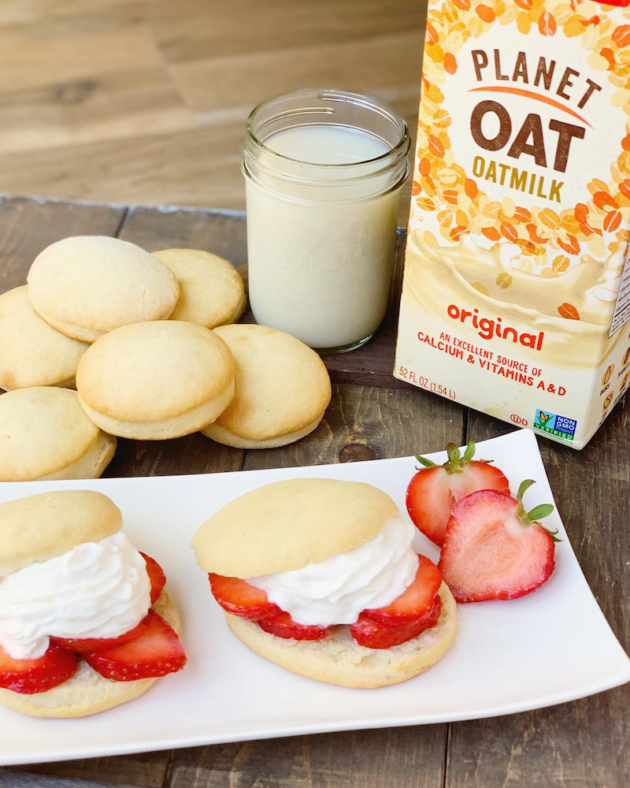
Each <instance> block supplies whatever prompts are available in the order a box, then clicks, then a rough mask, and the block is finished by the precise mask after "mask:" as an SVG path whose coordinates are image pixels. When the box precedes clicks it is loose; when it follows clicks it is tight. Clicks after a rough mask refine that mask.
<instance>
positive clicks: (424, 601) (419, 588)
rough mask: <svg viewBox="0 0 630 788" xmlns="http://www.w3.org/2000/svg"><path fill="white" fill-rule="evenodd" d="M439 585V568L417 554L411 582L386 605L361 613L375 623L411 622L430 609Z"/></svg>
mask: <svg viewBox="0 0 630 788" xmlns="http://www.w3.org/2000/svg"><path fill="white" fill-rule="evenodd" d="M441 585H442V573H441V572H440V570H439V569H438V568H437V566H436V565H435V564H434V563H433V561H430V560H429V559H428V558H426V557H425V556H424V555H419V556H418V571H417V572H416V577H415V580H414V581H413V583H412V584H411V585H410V586H409V587H408V588H407V589H406V590H405V591H403V593H402V594H401V595H400V596H398V597H396V599H394V601H393V602H391V603H390V604H389V605H387V607H379V608H377V609H373V610H364V611H363V613H362V614H361V615H363V616H365V618H369V619H371V620H372V621H375V622H376V623H377V624H388V625H389V626H398V625H401V624H412V623H414V622H415V621H417V620H418V619H419V618H421V617H422V616H424V615H426V614H427V612H428V611H430V610H431V608H432V607H433V603H434V601H435V595H436V594H437V592H438V591H439V590H440V586H441Z"/></svg>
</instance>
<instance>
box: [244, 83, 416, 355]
mask: <svg viewBox="0 0 630 788" xmlns="http://www.w3.org/2000/svg"><path fill="white" fill-rule="evenodd" d="M409 144H410V143H409V132H408V128H407V124H406V122H405V121H404V120H403V119H402V118H401V117H400V116H399V115H398V114H397V113H396V112H395V111H394V110H393V109H391V108H390V107H388V106H387V105H386V104H385V103H383V102H381V101H379V100H378V99H374V98H370V97H367V96H361V95H358V94H355V93H345V92H342V91H338V90H300V91H297V92H295V93H290V94H287V95H284V96H279V97H278V98H275V99H272V100H270V101H267V102H265V103H264V104H261V105H260V106H258V107H256V109H254V111H253V112H252V113H251V115H250V116H249V120H248V122H247V135H246V139H245V144H244V151H243V172H244V174H245V179H246V193H247V244H248V257H249V296H250V302H251V306H252V311H253V313H254V316H255V318H256V320H257V322H258V323H261V324H262V325H266V326H271V327H273V328H278V329H281V330H282V331H286V332H288V333H289V334H293V335H294V336H296V337H298V338H299V339H301V340H302V341H303V342H305V343H306V344H307V345H310V346H311V347H312V348H315V349H316V350H317V351H318V352H320V353H332V352H344V351H348V350H353V349H354V348H356V347H359V346H360V345H362V344H364V343H365V342H367V341H368V340H369V339H370V337H371V336H372V335H373V334H374V332H375V331H376V329H377V328H378V326H379V325H380V323H381V321H382V319H383V317H384V315H385V310H386V308H387V302H388V296H389V290H390V284H391V274H392V265H393V260H394V244H395V239H396V215H397V208H398V202H399V197H400V190H401V187H402V185H403V183H404V182H405V180H406V178H407V176H408V174H409V160H408V152H409Z"/></svg>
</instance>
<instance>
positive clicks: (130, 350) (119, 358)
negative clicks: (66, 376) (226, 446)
mask: <svg viewBox="0 0 630 788" xmlns="http://www.w3.org/2000/svg"><path fill="white" fill-rule="evenodd" d="M233 380H234V360H233V358H232V354H231V353H230V350H229V348H228V346H227V345H226V344H225V342H224V341H223V340H222V339H221V338H220V337H219V336H217V335H216V334H215V333H214V331H210V330H209V329H207V328H204V327H203V326H198V325H196V324H195V323H184V322H179V321H171V320H168V321H163V320H159V321H153V322H149V323H135V324H134V325H131V326H123V327H122V328H118V329H116V330H115V331H111V332H110V333H108V334H105V335H104V336H102V337H101V338H100V339H98V340H97V341H96V342H95V343H94V344H93V345H92V346H91V347H90V348H89V350H88V351H87V352H86V353H85V355H84V356H83V358H82V359H81V362H80V364H79V369H78V370H77V389H78V391H79V396H80V398H81V400H82V401H83V402H85V404H86V405H87V406H88V407H90V408H93V409H94V410H96V411H98V412H99V413H102V414H104V415H106V416H109V417H111V418H115V419H119V420H121V421H131V422H139V423H149V422H154V421H163V420H166V419H169V418H174V417H176V416H180V415H182V414H184V413H187V412H188V411H190V410H192V409H194V408H197V407H199V406H201V405H203V404H204V403H206V402H208V401H210V400H212V399H214V398H215V397H218V396H220V395H221V394H223V393H224V392H225V390H226V389H227V388H228V387H230V386H231V385H232V383H233Z"/></svg>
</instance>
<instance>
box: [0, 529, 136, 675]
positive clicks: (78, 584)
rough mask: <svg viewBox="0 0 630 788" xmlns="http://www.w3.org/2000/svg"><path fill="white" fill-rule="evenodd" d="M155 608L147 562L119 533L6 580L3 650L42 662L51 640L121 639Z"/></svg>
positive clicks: (0, 615)
mask: <svg viewBox="0 0 630 788" xmlns="http://www.w3.org/2000/svg"><path fill="white" fill-rule="evenodd" d="M150 607H151V583H150V581H149V575H148V573H147V569H146V563H145V560H144V558H143V557H142V556H141V555H140V553H139V552H138V551H137V550H136V548H135V547H134V546H133V545H132V544H131V542H130V541H129V540H128V539H127V537H126V536H125V534H123V533H121V532H119V533H116V534H113V535H112V536H108V537H106V538H105V539H103V540H101V541H100V542H86V543H85V544H80V545H77V547H75V548H73V549H72V550H70V552H68V553H64V555H61V556H58V557H57V558H51V559H50V560H49V561H43V562H41V563H37V564H32V565H31V566H27V567H26V568H25V569H20V570H19V571H17V572H13V574H10V575H7V576H6V577H3V578H0V645H1V646H2V647H3V648H4V649H5V651H7V652H8V653H9V654H10V656H11V657H13V658H14V659H36V658H37V657H41V656H42V655H43V654H45V652H46V650H47V648H48V645H49V637H51V636H54V637H61V638H115V637H118V636H120V635H123V634H124V633H125V632H128V631H129V630H130V629H133V628H134V627H135V626H137V625H138V624H139V623H140V621H142V619H143V618H144V617H145V616H146V614H147V612H148V610H149V608H150Z"/></svg>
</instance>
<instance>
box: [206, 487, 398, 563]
mask: <svg viewBox="0 0 630 788" xmlns="http://www.w3.org/2000/svg"><path fill="white" fill-rule="evenodd" d="M397 512H398V507H397V506H396V504H395V503H394V501H393V500H392V499H391V498H390V497H389V495H387V494H386V493H384V492H383V491H382V490H379V489H378V488H377V487H373V486H372V485H370V484H363V483H361V482H346V481H338V480H336V479H290V480H287V481H282V482H276V483H274V484H269V485H266V486H264V487H259V488H258V489H256V490H253V491H252V492H249V493H246V494H245V495H242V496H240V497H239V498H236V499H235V500H233V501H232V502H231V503H229V504H227V506H224V507H223V508H222V509H220V510H219V511H218V512H217V513H216V514H215V515H213V516H212V517H211V518H210V519H209V520H207V521H206V522H205V523H204V524H203V525H202V526H201V527H200V528H199V530H198V531H197V533H196V534H195V535H194V536H193V539H192V548H193V550H194V551H195V556H196V558H197V563H198V564H199V566H200V567H201V569H203V570H204V571H206V572H215V573H217V574H220V575H226V576H228V577H240V578H243V579H247V578H249V577H258V576H260V575H266V574H273V573H276V572H289V571H291V570H293V569H300V568H301V567H303V566H306V564H309V563H313V564H317V563H321V562H322V561H325V560H326V559H327V558H330V557H331V556H333V555H338V554H339V553H347V552H348V551H349V550H353V549H354V548H355V547H360V546H361V545H362V544H365V542H369V541H370V540H371V539H374V538H375V537H376V536H377V535H378V534H379V533H380V532H381V530H382V528H383V526H384V525H385V523H386V522H387V520H389V518H390V517H393V516H394V515H395V514H396V513H397Z"/></svg>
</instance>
